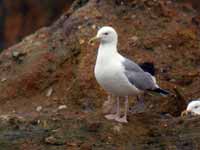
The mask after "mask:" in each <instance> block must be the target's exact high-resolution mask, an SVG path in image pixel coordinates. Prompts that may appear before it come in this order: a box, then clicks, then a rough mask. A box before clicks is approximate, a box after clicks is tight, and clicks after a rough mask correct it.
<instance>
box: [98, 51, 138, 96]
mask: <svg viewBox="0 0 200 150" xmlns="http://www.w3.org/2000/svg"><path fill="white" fill-rule="evenodd" d="M121 61H123V57H122V56H121V55H119V54H116V55H113V56H112V57H111V58H110V59H107V58H105V57H98V58H97V62H96V65H95V77H96V80H97V82H98V83H99V84H100V85H101V86H102V88H103V89H105V90H106V91H107V92H109V93H112V94H114V95H118V96H128V95H136V94H138V92H140V91H139V90H138V89H137V88H136V87H135V86H133V85H132V84H131V83H130V82H129V81H128V79H127V78H126V76H125V74H124V68H123V65H122V64H121Z"/></svg>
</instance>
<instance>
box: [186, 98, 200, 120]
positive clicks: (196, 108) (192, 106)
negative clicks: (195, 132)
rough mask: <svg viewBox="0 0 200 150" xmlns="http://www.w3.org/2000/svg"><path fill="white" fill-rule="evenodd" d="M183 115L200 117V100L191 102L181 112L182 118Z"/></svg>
mask: <svg viewBox="0 0 200 150" xmlns="http://www.w3.org/2000/svg"><path fill="white" fill-rule="evenodd" d="M184 115H193V116H195V115H200V99H198V100H193V101H191V102H190V103H189V104H188V106H187V109H186V110H185V111H183V112H182V116H184Z"/></svg>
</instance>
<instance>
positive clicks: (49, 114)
mask: <svg viewBox="0 0 200 150" xmlns="http://www.w3.org/2000/svg"><path fill="white" fill-rule="evenodd" d="M199 23H200V20H199V16H198V13H197V12H196V10H194V9H193V8H192V6H191V4H190V3H186V2H182V1H180V0H167V1H165V0H148V1H147V0H134V1H131V0H124V1H118V0H89V1H88V0H77V1H75V2H74V4H72V7H71V9H70V10H69V11H68V12H66V13H65V14H64V15H63V16H61V18H60V19H59V20H58V21H57V22H55V23H54V24H53V25H52V26H50V27H46V28H42V29H40V30H39V31H37V32H35V33H34V34H32V35H30V36H28V37H26V38H25V39H24V40H23V41H22V42H20V43H19V44H17V45H15V46H13V47H10V48H8V49H6V50H4V51H3V52H2V53H1V55H0V72H1V74H0V93H1V95H0V103H1V105H0V114H1V116H0V120H1V121H0V145H1V146H0V149H2V150H6V149H8V150H18V149H19V150H27V149H28V150H37V149H38V150H45V149H49V150H64V149H69V150H73V149H74V150H77V149H81V150H89V149H92V150H93V149H94V150H101V149H102V150H133V149H136V150H146V149H152V150H157V149H158V150H165V149H166V150H193V149H194V150H198V149H200V145H199V143H200V134H199V131H200V129H199V125H200V122H199V120H200V118H199V117H198V116H196V117H189V116H185V117H181V116H180V115H181V112H182V111H183V110H184V109H185V108H186V105H187V103H188V102H189V101H190V100H192V99H195V98H198V97H199V95H200V94H199V89H200V78H199V75H200V74H199V71H200V70H199V65H200V63H199V58H200V57H199V55H200V52H199V50H200V44H199V40H200V38H199V33H200V32H199ZM103 25H112V26H113V27H114V28H115V29H116V30H117V31H118V33H119V49H120V52H121V53H122V54H123V55H125V56H128V57H129V58H131V59H133V60H135V61H136V62H138V63H143V62H150V63H153V64H154V65H155V68H156V77H157V79H158V83H159V85H160V86H161V87H163V88H165V89H168V90H169V91H171V92H172V93H174V95H175V96H169V97H166V98H165V97H164V98H163V97H160V96H152V95H145V96H144V100H145V103H144V107H143V108H141V109H139V110H138V111H135V109H137V108H136V107H134V105H136V106H137V101H135V98H131V104H130V105H131V108H130V113H129V123H128V124H119V123H116V122H112V121H107V120H105V119H104V117H103V115H104V112H103V111H102V110H103V109H102V105H103V103H104V102H105V101H106V93H105V92H104V91H103V90H102V89H101V88H100V87H99V85H98V84H97V83H96V81H95V78H94V75H93V69H94V64H95V59H96V49H97V46H98V44H96V45H90V44H88V40H89V39H90V38H91V37H92V36H94V35H95V34H96V31H97V30H98V27H100V26H103Z"/></svg>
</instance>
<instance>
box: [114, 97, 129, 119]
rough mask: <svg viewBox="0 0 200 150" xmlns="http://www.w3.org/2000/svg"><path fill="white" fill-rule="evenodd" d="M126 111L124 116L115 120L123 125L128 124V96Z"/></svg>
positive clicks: (125, 103)
mask: <svg viewBox="0 0 200 150" xmlns="http://www.w3.org/2000/svg"><path fill="white" fill-rule="evenodd" d="M124 105H125V110H124V116H123V117H121V118H120V116H118V117H117V118H115V120H116V121H118V122H121V123H128V121H127V112H128V96H126V98H125V102H124Z"/></svg>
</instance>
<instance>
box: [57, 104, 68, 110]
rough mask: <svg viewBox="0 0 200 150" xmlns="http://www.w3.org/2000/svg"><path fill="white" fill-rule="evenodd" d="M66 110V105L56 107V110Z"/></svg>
mask: <svg viewBox="0 0 200 150" xmlns="http://www.w3.org/2000/svg"><path fill="white" fill-rule="evenodd" d="M66 108H67V106H66V105H60V106H59V107H58V110H63V109H66Z"/></svg>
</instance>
